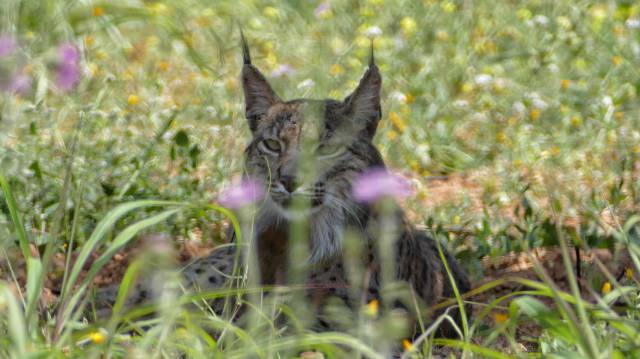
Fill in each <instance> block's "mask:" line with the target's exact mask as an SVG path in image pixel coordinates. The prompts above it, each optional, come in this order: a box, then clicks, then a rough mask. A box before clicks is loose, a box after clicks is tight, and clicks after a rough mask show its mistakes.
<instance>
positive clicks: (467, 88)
mask: <svg viewBox="0 0 640 359" xmlns="http://www.w3.org/2000/svg"><path fill="white" fill-rule="evenodd" d="M460 90H462V92H464V93H469V92H471V91H473V85H472V84H471V83H470V82H465V83H463V84H462V87H461V88H460Z"/></svg>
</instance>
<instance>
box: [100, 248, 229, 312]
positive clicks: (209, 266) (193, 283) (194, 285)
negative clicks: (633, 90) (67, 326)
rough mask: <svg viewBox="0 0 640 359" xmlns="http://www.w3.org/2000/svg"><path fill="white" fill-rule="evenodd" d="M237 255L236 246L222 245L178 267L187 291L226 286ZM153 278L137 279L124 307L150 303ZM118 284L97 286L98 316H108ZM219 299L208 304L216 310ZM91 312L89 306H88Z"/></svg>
mask: <svg viewBox="0 0 640 359" xmlns="http://www.w3.org/2000/svg"><path fill="white" fill-rule="evenodd" d="M241 263H242V260H241V258H240V257H238V258H236V247H235V246H233V245H229V246H224V247H223V248H218V249H215V250H213V251H212V252H211V253H210V254H209V255H207V256H205V257H202V258H198V259H197V260H195V261H193V262H191V263H188V264H187V265H186V266H185V267H184V268H183V269H182V270H181V277H182V278H181V279H182V283H183V286H184V288H185V289H186V290H189V291H194V292H197V291H212V290H216V289H220V288H223V287H225V286H228V285H229V283H230V279H231V278H232V276H233V268H234V266H235V265H238V266H239V265H241ZM157 284H158V283H157V281H152V280H140V281H138V283H136V285H135V286H134V287H133V288H132V289H131V290H130V292H129V293H128V295H127V298H126V301H125V303H124V309H125V310H126V309H130V308H132V307H135V306H136V305H140V304H146V303H149V302H151V301H152V300H153V299H154V298H155V297H156V296H157V295H158V293H159V292H160V290H159V288H156V287H157ZM119 288H120V285H111V286H108V287H104V288H100V289H98V290H97V291H96V295H95V300H94V303H95V312H96V316H97V317H98V318H105V317H108V316H109V315H111V313H112V308H113V305H114V304H115V302H116V299H117V296H118V291H119ZM220 302H221V301H219V300H217V301H211V302H210V303H209V305H210V306H211V307H212V308H213V309H214V311H216V312H218V309H220V308H218V307H220V306H221V305H220ZM89 311H90V312H91V311H92V308H89Z"/></svg>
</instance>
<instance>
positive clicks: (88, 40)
mask: <svg viewBox="0 0 640 359" xmlns="http://www.w3.org/2000/svg"><path fill="white" fill-rule="evenodd" d="M84 43H85V44H86V45H87V47H91V45H93V36H91V35H87V36H85V37H84Z"/></svg>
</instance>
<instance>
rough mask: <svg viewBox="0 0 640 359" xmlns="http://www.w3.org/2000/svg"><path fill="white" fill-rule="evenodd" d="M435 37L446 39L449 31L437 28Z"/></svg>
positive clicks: (441, 39)
mask: <svg viewBox="0 0 640 359" xmlns="http://www.w3.org/2000/svg"><path fill="white" fill-rule="evenodd" d="M436 39H438V40H440V41H447V40H449V33H448V32H446V31H444V30H438V31H436Z"/></svg>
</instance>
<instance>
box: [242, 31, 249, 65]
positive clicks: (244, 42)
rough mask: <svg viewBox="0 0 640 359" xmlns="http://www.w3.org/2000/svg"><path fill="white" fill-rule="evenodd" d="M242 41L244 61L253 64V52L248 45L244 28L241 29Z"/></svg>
mask: <svg viewBox="0 0 640 359" xmlns="http://www.w3.org/2000/svg"><path fill="white" fill-rule="evenodd" d="M240 41H241V42H242V62H243V63H244V64H245V65H251V54H250V53H249V45H247V40H246V39H245V38H244V33H243V32H242V29H240Z"/></svg>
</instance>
